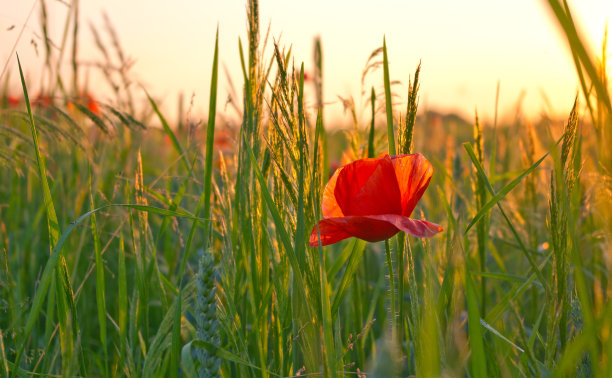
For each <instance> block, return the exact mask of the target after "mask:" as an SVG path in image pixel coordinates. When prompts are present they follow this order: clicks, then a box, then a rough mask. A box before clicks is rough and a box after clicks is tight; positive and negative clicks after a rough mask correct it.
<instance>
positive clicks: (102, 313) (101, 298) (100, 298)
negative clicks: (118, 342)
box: [89, 168, 109, 377]
mask: <svg viewBox="0 0 612 378" xmlns="http://www.w3.org/2000/svg"><path fill="white" fill-rule="evenodd" d="M89 202H90V206H91V210H93V209H95V203H94V198H93V188H92V184H91V168H90V171H89ZM91 232H92V237H93V244H94V254H95V261H96V304H97V307H98V326H99V327H100V331H99V332H100V333H99V335H100V342H101V343H102V351H103V353H104V362H103V366H104V370H103V375H104V376H105V377H108V376H109V368H108V349H107V340H106V297H105V284H104V261H103V260H102V254H101V252H100V238H99V236H98V226H97V222H96V215H95V214H92V215H91Z"/></svg>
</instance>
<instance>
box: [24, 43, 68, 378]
mask: <svg viewBox="0 0 612 378" xmlns="http://www.w3.org/2000/svg"><path fill="white" fill-rule="evenodd" d="M17 64H18V66H19V75H20V77H21V86H22V89H23V97H24V100H25V103H26V107H27V110H28V116H29V123H30V130H31V132H32V140H33V142H34V151H35V153H36V162H37V165H38V173H39V175H40V186H41V188H42V192H43V193H42V194H43V202H44V204H45V211H46V215H47V225H48V232H49V247H50V250H53V248H54V247H55V245H56V244H57V242H58V240H59V234H60V229H59V222H58V220H57V215H56V212H55V207H54V206H53V198H52V197H51V191H50V190H49V183H48V182H47V171H46V165H45V159H44V156H43V155H42V154H41V153H40V147H39V142H38V134H37V132H36V125H35V124H34V116H33V114H32V107H31V105H30V98H29V95H28V89H27V86H26V84H25V78H24V76H23V70H22V68H21V62H20V61H19V55H17ZM60 260H61V265H60V270H58V271H56V274H57V281H56V291H57V293H56V296H57V305H58V311H57V312H58V316H59V322H60V340H61V346H62V364H63V366H62V367H63V369H64V370H65V369H67V368H68V367H69V363H70V360H71V359H72V352H73V348H74V346H73V341H72V335H71V334H70V331H71V330H69V329H67V325H68V322H69V320H68V317H69V314H72V320H73V321H72V325H73V329H72V331H73V333H74V334H77V331H76V328H77V327H78V324H77V321H76V306H75V304H74V294H73V290H72V287H71V285H70V281H69V280H68V268H67V266H66V262H65V260H64V259H63V258H61V259H60ZM69 311H70V313H69ZM23 347H25V344H24V345H23ZM20 350H21V351H22V350H23V349H20ZM18 358H21V356H20V355H19V354H18ZM15 361H16V364H17V365H18V364H19V363H18V359H16V360H15ZM66 373H67V372H66Z"/></svg>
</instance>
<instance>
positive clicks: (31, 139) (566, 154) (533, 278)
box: [0, 0, 612, 377]
mask: <svg viewBox="0 0 612 378" xmlns="http://www.w3.org/2000/svg"><path fill="white" fill-rule="evenodd" d="M546 4H547V6H548V7H550V9H551V11H552V12H553V14H554V15H555V17H556V19H557V21H558V23H559V26H560V30H561V33H563V35H564V37H565V38H566V40H567V42H568V45H569V48H570V50H571V52H572V56H573V57H574V63H575V65H576V68H577V71H576V72H577V75H578V79H579V81H580V83H581V92H580V93H579V94H577V97H576V103H575V105H574V107H573V108H572V109H567V110H566V114H565V115H564V118H563V119H557V118H556V116H555V115H544V116H542V117H541V118H539V119H537V120H527V119H525V117H522V116H521V114H520V110H517V116H516V117H515V121H514V122H504V123H501V122H500V123H499V124H498V120H497V115H496V116H495V120H494V122H493V124H481V123H479V121H478V116H477V115H475V117H474V119H473V120H471V121H470V122H469V123H465V121H462V120H460V119H458V118H452V117H442V116H441V115H439V114H435V113H431V112H421V111H418V105H419V85H420V83H419V73H420V66H419V67H415V71H414V75H412V76H411V77H410V78H402V79H403V80H406V81H408V80H409V81H410V85H409V93H408V94H407V96H404V95H403V94H396V93H393V89H394V86H393V85H392V83H393V79H394V78H393V75H392V74H393V72H389V64H388V62H387V49H393V48H395V47H394V46H387V45H386V43H385V42H384V39H383V37H382V36H381V42H382V47H380V48H378V49H376V46H373V49H375V50H374V52H373V54H372V56H371V57H370V60H369V61H368V66H367V67H366V69H367V71H368V75H371V76H372V77H376V78H378V79H377V80H378V82H379V85H378V86H377V87H375V88H372V89H371V98H370V101H369V102H368V104H367V105H366V108H365V109H364V111H363V112H362V111H358V110H360V109H356V105H355V104H354V103H353V102H351V101H349V100H347V101H346V103H345V105H346V106H347V109H348V111H347V112H346V114H347V116H348V117H350V119H351V121H352V123H353V124H354V127H353V128H351V129H349V130H345V131H338V130H336V129H334V128H333V125H326V124H324V122H323V111H324V107H323V106H322V104H323V99H322V86H323V83H324V75H323V72H322V68H321V67H322V60H323V58H324V51H322V49H321V44H320V41H316V46H317V49H316V53H315V61H314V63H313V66H314V67H316V69H315V72H314V73H313V74H310V75H309V76H308V78H307V81H306V82H305V77H304V68H303V67H304V65H303V64H300V63H298V62H297V61H295V63H294V59H293V56H292V55H291V51H290V49H289V48H288V47H284V46H280V45H276V44H274V43H273V40H272V39H271V38H266V37H265V30H260V25H259V19H258V15H259V11H258V2H257V1H256V0H250V1H249V2H248V7H247V8H248V14H247V19H248V30H247V35H248V38H247V40H243V41H241V42H240V48H239V51H236V52H235V53H236V54H240V58H241V62H242V69H243V72H242V74H243V76H242V77H241V78H233V79H234V81H235V82H241V81H242V85H241V86H240V88H242V90H241V91H237V94H235V95H234V96H235V97H233V98H232V103H233V104H234V105H236V106H235V108H236V112H237V113H238V114H239V118H238V121H237V122H233V121H231V117H220V116H217V117H216V116H215V115H220V112H218V111H217V104H218V103H219V102H221V99H217V88H218V86H219V83H220V82H222V80H224V79H223V78H222V77H221V76H220V75H219V72H218V65H219V64H218V62H219V56H218V48H217V47H216V48H215V50H214V51H211V58H210V59H211V60H212V61H213V70H212V73H211V74H210V107H209V112H208V115H209V116H208V121H207V122H206V123H205V124H198V123H194V122H192V121H190V120H189V119H187V118H185V117H181V119H180V120H179V121H177V122H170V121H168V120H167V119H166V118H165V117H164V114H163V113H162V111H161V110H160V108H159V107H158V104H157V102H156V100H155V99H154V98H152V97H149V95H148V94H146V92H144V90H141V89H136V88H134V86H131V85H130V83H131V81H130V80H131V79H130V77H129V75H128V74H127V72H126V71H124V70H121V69H119V70H113V69H112V67H116V66H119V67H121V66H122V64H123V63H125V62H124V61H122V60H123V59H124V56H125V55H124V54H123V52H122V51H121V49H120V44H119V43H118V39H117V38H118V36H116V35H114V34H112V33H111V37H112V39H111V40H112V41H114V42H113V43H111V44H110V45H109V46H106V45H104V44H103V43H102V39H101V38H99V35H97V34H96V36H97V37H96V39H97V40H98V41H99V48H100V51H101V52H102V53H103V56H106V57H109V58H108V59H109V60H108V61H107V63H108V64H107V66H103V67H102V68H101V70H100V71H101V72H102V73H103V75H105V77H106V80H108V82H109V83H112V84H113V88H115V92H114V95H115V98H114V99H113V100H112V101H109V102H105V103H102V102H98V99H97V98H96V97H95V96H96V94H95V93H93V94H88V93H84V92H83V90H82V89H81V88H82V86H81V84H82V83H80V82H79V81H78V80H77V79H76V78H78V77H79V75H78V70H79V69H80V67H79V66H78V64H77V63H76V58H75V57H76V54H77V51H78V46H77V44H76V42H74V43H73V42H72V41H73V40H74V41H76V34H77V33H78V30H79V28H78V26H79V25H78V23H79V20H78V18H77V17H74V18H72V19H71V20H70V22H67V23H66V32H65V33H64V36H65V40H64V41H62V43H61V44H59V45H60V46H61V53H60V54H59V55H60V56H61V55H62V54H65V56H72V57H73V59H72V62H73V64H72V65H71V67H69V69H68V70H58V69H56V67H55V64H56V63H57V61H59V60H57V59H58V58H57V55H58V54H57V52H54V53H52V49H51V47H50V46H42V47H41V48H42V49H43V50H44V51H45V52H46V54H47V57H48V59H47V64H46V65H45V67H44V68H43V69H44V70H48V73H49V75H47V76H48V77H50V79H49V84H48V85H45V87H44V88H46V90H47V91H46V92H44V93H42V92H41V94H35V93H31V92H29V89H30V88H31V86H32V85H31V84H32V83H29V82H27V81H26V80H25V79H24V76H23V73H22V72H21V65H25V64H26V62H20V64H21V65H20V66H19V67H20V71H19V72H13V73H12V74H13V76H16V75H20V78H21V83H22V89H23V92H22V93H20V94H19V96H15V94H14V93H9V91H8V85H5V86H4V89H3V90H2V92H1V94H2V97H1V98H2V103H1V106H0V141H1V142H0V372H1V376H3V377H5V376H6V377H16V376H104V377H108V376H135V377H140V376H143V377H152V376H160V377H176V376H200V377H215V376H223V377H250V376H255V377H288V376H298V375H299V376H325V377H340V376H357V377H362V376H368V377H370V376H371V377H392V376H398V377H400V376H401V377H405V376H409V375H416V376H419V377H434V376H470V377H494V376H509V377H514V376H530V377H531V376H537V377H548V376H587V377H589V376H597V377H609V376H612V335H611V327H612V301H610V296H611V295H612V280H611V279H610V278H611V277H610V269H611V268H612V244H611V242H612V240H611V238H612V176H611V175H612V150H611V149H610V146H611V145H612V103H611V101H610V97H609V91H608V90H609V84H608V81H607V77H606V61H605V53H604V55H603V58H600V59H597V58H596V57H595V56H596V55H595V54H594V53H593V52H592V51H589V49H588V48H586V47H585V44H584V43H583V40H582V39H581V36H580V34H579V33H578V32H577V29H576V27H575V25H574V23H573V21H572V18H571V16H570V13H569V9H568V8H567V6H566V5H564V3H560V2H558V0H549V1H548V2H547V3H546ZM43 9H44V2H43ZM42 22H43V25H42V30H43V32H44V30H46V28H45V25H44V19H43V21H42ZM220 28H221V30H222V25H221V26H220ZM210 38H215V36H210ZM217 40H218V38H217ZM606 49H607V46H605V45H604V46H603V49H602V51H604V52H605V51H607V50H606ZM228 50H229V49H228ZM228 53H229V52H228ZM110 57H114V58H110ZM15 59H17V58H15ZM111 59H118V62H114V61H112V62H111ZM114 63H117V65H115V64H114ZM52 72H56V73H57V72H63V76H59V74H56V75H57V76H52V75H51V73H52ZM66 72H68V73H66ZM7 82H8V80H7ZM305 85H310V86H313V87H314V91H305V89H304V87H305ZM137 91H140V94H142V93H143V92H144V93H145V94H146V98H147V102H146V103H143V104H139V103H137V100H136V98H138V97H139V96H136V93H135V92H137ZM305 93H307V95H308V96H313V98H309V99H308V102H309V103H314V104H317V105H318V106H317V108H314V109H313V108H310V107H305V106H304V104H305V103H306V99H305V98H304V96H305ZM366 93H370V89H367V92H366ZM136 109H144V111H137V110H136ZM185 113H187V111H186V110H185V109H180V110H179V114H181V115H183V114H185ZM356 114H367V116H365V117H366V119H359V118H358V117H357V115H356ZM495 114H497V111H496V113H495ZM221 120H223V121H221ZM151 125H161V127H151ZM411 153H420V154H422V155H423V156H424V157H425V158H426V159H427V160H428V161H429V162H430V163H431V166H432V168H433V175H432V178H431V181H430V183H429V186H428V188H427V190H426V191H425V192H424V194H423V196H422V198H421V199H420V201H419V202H418V204H417V205H416V208H415V210H414V211H413V212H412V215H411V218H415V219H427V220H428V221H430V222H433V223H436V224H439V225H440V226H441V227H442V229H443V231H442V232H440V233H438V234H436V235H434V236H431V237H427V238H419V237H414V236H412V235H409V234H406V233H404V232H401V231H400V232H399V233H397V234H395V235H394V236H392V237H390V238H388V239H386V240H385V241H378V242H366V241H365V240H361V239H357V238H353V237H350V238H347V239H344V240H342V241H339V242H337V243H335V244H331V245H326V246H322V245H319V244H318V242H317V240H318V239H319V236H321V240H323V234H324V231H325V229H324V227H323V225H324V224H325V223H324V222H322V223H320V224H319V225H320V227H319V228H317V227H315V226H316V225H317V224H318V223H317V222H318V221H319V220H321V219H323V218H324V215H323V214H324V213H325V212H326V210H325V209H326V208H325V205H324V206H323V209H322V203H323V204H325V202H324V201H326V199H325V198H326V197H325V196H326V194H325V192H324V188H325V186H326V184H327V182H328V180H329V179H330V177H332V174H333V173H334V170H335V169H336V168H338V167H341V166H344V168H342V169H343V171H344V172H346V171H347V170H348V168H346V167H348V166H345V164H348V163H350V162H351V161H355V160H359V159H363V158H371V159H374V158H379V159H381V160H384V159H382V156H383V154H389V155H391V156H396V155H402V154H411ZM368 161H370V162H372V161H375V160H368ZM376 161H379V160H376ZM381 164H382V163H381ZM341 176H342V173H341V174H340V175H339V176H338V177H341ZM334 177H335V176H334ZM342 177H344V176H342ZM398 177H399V176H398ZM411 177H412V176H411ZM386 179H387V178H385V180H386ZM338 180H341V179H340V178H339V179H338ZM393 180H395V178H394V179H393ZM334 182H335V181H334ZM381 182H382V181H381ZM397 184H398V185H399V188H400V190H401V191H402V193H403V189H402V188H403V187H405V186H406V185H408V184H407V183H406V182H403V181H402V180H399V181H398V182H397ZM338 185H340V184H338ZM359 185H365V184H363V183H360V184H359ZM425 186H426V185H425ZM378 188H379V186H377V187H376V189H373V190H374V195H372V196H369V197H367V198H368V201H367V203H359V204H358V205H359V206H362V207H363V208H365V207H367V208H368V209H370V208H374V207H376V206H382V205H379V204H378V203H377V202H378V201H380V202H382V201H383V200H384V199H385V196H386V195H385V194H380V193H383V192H376V190H382V189H378ZM334 193H335V195H336V196H339V194H338V193H339V192H338V191H337V190H336V191H335V192H334ZM377 193H378V194H377ZM402 195H403V194H402ZM417 199H418V198H417ZM338 201H340V199H338ZM344 209H345V210H344V211H345V212H346V208H344ZM376 214H381V213H376ZM407 215H410V214H407ZM326 217H327V216H326ZM313 227H314V234H313V237H314V240H315V243H313V245H316V247H311V246H310V244H309V240H310V241H312V240H313V239H312V238H311V232H313ZM396 231H397V230H396ZM360 232H363V233H365V234H368V233H371V232H374V230H373V229H368V227H366V228H365V229H363V228H362V229H360Z"/></svg>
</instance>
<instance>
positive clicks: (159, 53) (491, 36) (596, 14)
mask: <svg viewBox="0 0 612 378" xmlns="http://www.w3.org/2000/svg"><path fill="white" fill-rule="evenodd" d="M39 1H40V0H38V1H35V0H0V5H1V6H0V41H1V44H0V59H1V61H0V64H1V65H2V68H3V69H4V68H5V65H6V64H8V66H7V69H6V72H8V73H9V75H10V76H9V88H10V91H12V92H13V93H17V94H18V93H20V87H19V81H18V73H17V72H18V71H17V64H16V59H15V58H14V53H13V54H11V52H12V51H13V47H14V45H15V43H16V42H17V45H16V51H17V52H18V53H19V55H20V59H21V61H22V64H23V65H24V67H25V71H26V74H27V78H28V85H29V86H30V90H31V91H32V92H37V91H39V90H40V88H39V87H40V72H41V71H42V67H43V64H44V62H43V53H42V52H43V50H42V42H41V39H40V36H41V32H40V22H39V14H40V7H39ZM67 1H69V0H64V1H59V0H47V5H48V10H49V23H50V25H51V38H52V40H54V42H55V43H56V44H60V43H61V39H62V30H63V27H64V23H65V19H66V11H67V9H68V7H67V6H66V4H65V2H67ZM570 7H571V8H572V10H573V12H574V15H575V18H576V20H577V21H578V23H579V25H580V26H581V27H582V29H583V31H584V34H585V36H586V37H587V38H588V40H589V42H590V44H591V46H593V47H594V48H595V50H596V51H597V52H598V54H601V43H602V40H603V34H604V27H605V24H606V21H607V20H609V19H610V18H611V17H612V0H580V1H578V0H574V1H570ZM103 12H106V13H107V14H108V16H109V18H110V20H111V22H112V23H113V25H114V26H115V29H116V31H117V33H118V36H119V38H120V41H121V44H122V47H123V50H124V51H125V53H126V54H127V55H128V56H129V57H130V58H131V59H133V61H134V65H133V67H132V69H131V73H132V77H133V78H134V79H136V80H137V81H139V82H140V83H142V84H143V85H144V86H145V88H146V89H147V91H148V92H149V93H151V94H152V95H153V96H155V97H156V98H158V99H159V100H160V101H161V102H162V106H163V109H164V111H166V112H167V113H168V114H169V117H170V118H171V119H173V118H172V117H173V114H175V113H176V108H177V106H176V104H177V99H178V93H180V92H182V93H184V96H185V101H186V102H189V99H190V98H191V96H192V95H194V97H193V104H194V109H193V113H194V114H196V115H198V114H199V116H201V117H205V116H206V112H207V109H208V97H209V90H210V89H209V88H210V76H211V67H212V56H213V49H214V38H215V30H216V28H217V25H218V26H219V59H220V63H221V67H220V71H219V74H220V76H219V91H220V93H219V102H218V109H219V111H221V112H222V111H223V110H224V103H225V99H226V98H227V93H228V92H227V89H228V87H229V85H228V81H227V79H226V74H225V70H224V68H223V66H225V67H226V68H227V72H228V73H229V75H230V76H231V78H232V81H233V82H234V84H235V85H236V87H237V89H238V90H240V88H241V85H242V80H241V71H240V60H239V53H238V38H239V37H240V38H241V39H242V41H243V45H246V44H247V42H246V39H247V37H246V2H245V1H244V0H222V1H221V0H216V1H210V0H199V1H197V0H180V1H169V0H81V1H80V28H81V31H80V35H79V49H80V50H79V61H82V62H92V61H102V57H101V54H100V53H99V52H98V50H97V49H96V47H95V45H94V43H93V38H92V33H91V31H90V27H89V24H90V23H91V24H92V25H94V26H96V27H97V28H98V29H99V30H100V33H101V35H102V36H103V37H104V38H106V36H107V34H106V33H105V32H104V22H103V16H102V14H103ZM30 13H31V16H30V17H29V19H28V15H29V14H30ZM260 19H261V27H262V39H263V35H264V34H265V31H266V29H267V26H268V25H270V27H271V29H270V36H271V37H272V38H274V39H275V40H279V41H280V43H281V45H285V46H289V45H292V49H293V57H294V60H295V64H296V67H299V65H300V63H301V62H302V61H303V62H304V64H305V67H306V71H307V72H312V70H313V64H312V60H313V58H312V55H313V54H312V51H313V40H314V37H315V36H317V35H320V36H321V39H322V43H323V56H324V68H323V69H324V97H325V101H326V102H327V103H328V105H327V106H326V118H327V122H328V123H329V122H334V121H336V120H338V119H341V120H342V122H343V123H348V121H349V120H350V117H349V116H348V115H345V116H343V115H342V105H341V103H340V102H339V101H338V97H337V96H338V95H340V96H342V97H349V96H353V97H354V98H355V101H356V102H357V103H358V104H361V103H363V102H364V100H365V99H364V98H361V97H360V96H361V95H360V92H361V73H362V71H363V69H364V66H365V63H366V61H367V59H368V57H369V55H370V53H371V52H372V51H373V50H375V49H376V48H377V47H380V46H381V45H382V41H383V36H386V41H387V48H388V51H389V61H390V72H391V78H392V80H399V81H401V82H402V86H398V87H396V91H397V93H398V94H400V95H401V99H400V101H405V100H406V91H407V90H406V85H407V83H408V79H409V77H410V76H411V75H412V74H413V72H414V69H415V68H416V66H417V65H418V63H419V61H421V62H422V71H421V72H422V73H421V97H420V109H421V111H422V110H423V109H425V108H426V109H433V110H438V111H441V112H457V113H459V114H461V115H463V116H465V117H468V118H469V117H472V115H473V112H474V108H475V107H477V108H478V112H479V115H480V116H481V117H482V118H484V119H485V120H487V119H491V118H492V116H493V112H494V105H495V91H496V86H497V82H498V81H499V82H500V87H501V93H500V114H501V116H504V115H506V116H509V115H510V114H513V112H514V110H513V109H514V107H515V105H516V103H517V100H518V98H519V96H520V94H521V92H523V91H524V93H525V97H524V101H523V109H524V113H525V114H526V115H527V116H528V117H537V116H538V115H539V114H540V113H541V112H542V111H543V109H545V107H546V105H545V100H544V97H547V98H548V99H549V101H550V105H551V107H552V111H554V112H556V113H557V114H567V113H568V112H569V110H570V108H571V105H572V102H573V98H574V95H575V94H576V91H577V89H578V81H577V78H576V73H575V69H574V66H573V63H572V61H571V59H570V55H569V50H568V48H567V45H566V42H565V40H564V39H563V38H562V37H561V33H560V30H559V28H558V27H557V24H556V21H554V20H553V18H552V16H551V14H549V12H548V9H547V5H546V2H545V1H542V0H513V1H510V0H504V1H501V0H466V1H450V0H445V1H442V0H431V1H399V0H397V1H396V0H380V1H373V0H370V1H365V0H352V1H349V0H327V1H322V0H312V1H299V2H298V1H288V0H284V1H281V0H261V1H260ZM26 21H27V24H26V26H25V28H24V29H23V33H22V34H21V36H20V32H21V30H22V28H23V25H24V23H26ZM13 26H14V27H13ZM32 40H34V41H36V42H37V44H38V55H37V54H36V52H35V48H34V47H33V45H32V43H31V41H32ZM106 40H108V39H106ZM270 47H271V43H269V44H268V48H267V51H266V57H269V56H270V54H271V51H272V50H271V49H270ZM610 51H611V49H610V48H608V54H610ZM64 60H65V61H66V64H65V66H66V67H68V62H69V54H68V53H66V54H64ZM89 71H90V72H89V73H90V79H89V91H90V92H92V94H93V95H95V96H97V97H99V98H100V100H101V101H103V102H104V98H105V96H108V94H109V90H108V85H107V84H105V83H104V82H102V81H98V80H97V79H95V76H97V75H98V73H97V72H95V75H94V69H89ZM6 72H5V74H4V76H3V77H2V78H1V81H0V82H2V83H4V82H5V79H6V75H7V74H6ZM82 73H83V75H85V74H86V73H87V70H86V69H83V70H82ZM67 77H69V76H67ZM85 81H86V80H85V78H84V77H83V78H81V82H82V83H84V82H85ZM371 85H375V86H376V89H377V90H378V91H382V70H378V71H377V72H376V73H375V74H374V75H373V76H371V77H370V80H369V81H367V82H366V86H367V87H366V88H365V89H366V90H367V92H368V93H369V88H370V86H371ZM134 92H135V93H136V94H138V95H141V94H142V91H141V90H139V89H138V88H134ZM312 102H313V101H311V103H312ZM399 109H405V105H401V107H400V108H399ZM226 111H227V112H230V110H229V109H227V110H226ZM364 119H369V115H368V113H367V112H366V113H364Z"/></svg>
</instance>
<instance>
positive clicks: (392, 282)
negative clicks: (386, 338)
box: [385, 239, 397, 339]
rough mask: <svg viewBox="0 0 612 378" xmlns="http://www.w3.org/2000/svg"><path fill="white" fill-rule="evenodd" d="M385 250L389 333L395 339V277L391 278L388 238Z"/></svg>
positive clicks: (391, 264) (391, 269)
mask: <svg viewBox="0 0 612 378" xmlns="http://www.w3.org/2000/svg"><path fill="white" fill-rule="evenodd" d="M385 252H386V254H387V267H388V268H389V290H390V294H389V301H390V304H391V333H392V335H393V338H394V339H395V337H396V335H397V332H396V329H397V327H396V324H395V322H396V319H395V317H396V313H395V279H394V278H393V261H391V244H390V243H389V239H387V240H385Z"/></svg>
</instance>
